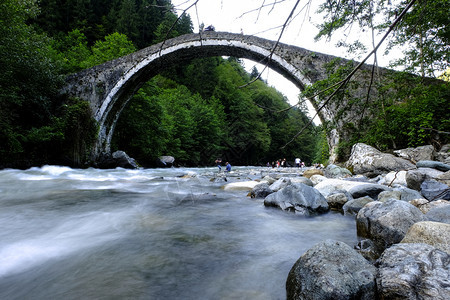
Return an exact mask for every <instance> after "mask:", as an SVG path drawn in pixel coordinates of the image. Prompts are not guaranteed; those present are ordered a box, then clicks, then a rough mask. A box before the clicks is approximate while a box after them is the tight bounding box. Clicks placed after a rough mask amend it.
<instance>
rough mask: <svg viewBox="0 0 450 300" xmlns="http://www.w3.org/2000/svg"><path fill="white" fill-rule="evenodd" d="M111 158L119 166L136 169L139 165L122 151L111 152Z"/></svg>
mask: <svg viewBox="0 0 450 300" xmlns="http://www.w3.org/2000/svg"><path fill="white" fill-rule="evenodd" d="M112 158H113V159H114V160H115V161H116V164H117V166H118V167H120V168H124V169H137V168H139V166H138V165H137V163H136V161H135V160H134V159H133V158H131V157H129V156H128V155H127V154H126V153H125V152H124V151H116V152H114V153H113V154H112Z"/></svg>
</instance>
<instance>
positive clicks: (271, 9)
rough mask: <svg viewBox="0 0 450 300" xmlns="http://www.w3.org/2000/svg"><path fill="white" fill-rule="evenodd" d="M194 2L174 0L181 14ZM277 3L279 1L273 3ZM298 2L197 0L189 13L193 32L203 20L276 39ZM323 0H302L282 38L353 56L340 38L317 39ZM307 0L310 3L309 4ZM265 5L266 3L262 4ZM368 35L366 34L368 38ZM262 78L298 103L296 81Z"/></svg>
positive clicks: (313, 48) (271, 76) (224, 28)
mask: <svg viewBox="0 0 450 300" xmlns="http://www.w3.org/2000/svg"><path fill="white" fill-rule="evenodd" d="M194 2H195V0H172V4H173V5H174V6H175V8H176V9H177V13H178V14H181V13H182V12H183V11H184V10H185V9H187V8H188V7H189V6H191V5H192V4H193V3H194ZM274 2H278V3H277V4H275V5H272V4H273V3H274ZM296 2H297V0H198V2H197V5H196V7H194V6H193V7H191V8H190V9H189V10H188V11H187V13H188V14H189V15H190V16H191V19H192V22H193V24H194V32H198V31H199V29H198V28H199V26H198V25H199V24H201V23H203V24H204V25H205V27H206V26H208V25H213V26H214V27H215V30H216V31H226V32H233V33H241V32H243V33H244V34H247V35H256V36H258V37H262V38H266V39H269V40H277V39H278V37H279V34H280V31H281V26H282V25H283V24H284V23H285V22H286V20H287V18H288V17H289V14H290V12H291V10H292V8H293V7H294V5H295V4H296ZM321 2H322V1H318V0H315V1H313V0H301V1H300V2H299V4H298V6H297V8H296V13H294V18H293V20H292V21H291V22H290V23H289V25H288V27H287V29H285V31H284V33H283V35H282V38H281V40H280V41H281V42H282V43H286V44H290V45H295V46H298V47H302V48H305V49H308V50H311V51H314V52H320V53H325V54H331V55H335V56H340V57H346V58H350V57H349V56H348V55H347V53H346V51H345V50H344V49H343V48H337V47H336V46H335V44H336V42H337V40H331V41H327V40H325V39H322V40H320V41H315V40H314V37H315V35H316V34H317V33H318V32H319V30H318V29H317V26H316V25H317V24H319V23H320V22H321V21H322V17H321V16H320V15H318V14H316V10H317V8H318V4H319V3H321ZM308 3H311V5H307V4H308ZM263 4H265V5H266V6H264V7H261V6H262V5H263ZM354 34H355V35H357V36H358V38H362V39H364V38H365V36H363V35H362V33H361V32H357V31H355V30H354ZM366 34H368V33H365V35H366ZM349 38H351V37H349ZM369 38H370V37H369V36H367V39H369ZM376 40H379V38H378V39H376ZM353 58H354V57H353ZM355 59H356V60H358V58H355ZM387 63H388V61H387V60H381V61H380V62H379V64H380V65H381V66H386V65H387ZM244 64H245V68H246V69H247V70H248V71H250V70H251V69H252V67H253V66H255V65H256V64H255V63H254V62H252V61H249V60H244ZM256 67H257V69H258V70H259V71H262V70H263V69H264V66H262V65H256ZM262 78H263V79H264V80H266V81H267V82H268V83H269V85H271V86H273V87H275V88H276V89H277V90H279V91H280V92H282V93H283V94H284V95H285V96H286V97H287V98H288V99H289V102H290V103H291V104H295V103H297V101H298V95H299V93H300V90H299V89H298V88H297V87H296V86H295V85H294V84H293V83H291V82H290V81H288V80H287V79H285V78H284V77H283V76H281V75H279V74H278V73H277V72H275V71H273V70H270V69H269V70H268V71H266V72H264V73H263V74H262ZM308 109H309V115H310V117H312V116H313V115H314V113H315V112H314V110H313V108H312V107H311V106H310V105H308ZM314 122H315V123H316V124H318V123H319V122H320V121H319V120H318V118H316V119H315V120H314Z"/></svg>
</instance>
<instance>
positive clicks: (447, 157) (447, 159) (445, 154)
mask: <svg viewBox="0 0 450 300" xmlns="http://www.w3.org/2000/svg"><path fill="white" fill-rule="evenodd" d="M434 158H435V160H437V161H440V162H443V163H446V164H450V144H446V145H444V146H442V148H441V150H439V152H437V153H436V155H435V156H434Z"/></svg>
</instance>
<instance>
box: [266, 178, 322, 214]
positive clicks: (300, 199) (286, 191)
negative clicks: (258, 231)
mask: <svg viewBox="0 0 450 300" xmlns="http://www.w3.org/2000/svg"><path fill="white" fill-rule="evenodd" d="M264 205H265V206H272V207H279V208H281V209H282V210H287V211H292V212H295V213H297V214H301V215H305V216H309V215H315V214H321V213H325V212H327V211H328V210H329V209H330V208H329V206H328V203H327V200H326V199H325V197H324V196H322V194H321V193H319V191H317V190H316V189H315V188H313V187H310V186H308V185H306V184H303V183H290V184H288V185H287V186H286V187H285V188H283V189H281V190H279V191H278V192H275V193H273V194H270V195H269V196H267V197H266V198H265V199H264Z"/></svg>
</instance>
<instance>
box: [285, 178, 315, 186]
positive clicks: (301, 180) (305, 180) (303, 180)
mask: <svg viewBox="0 0 450 300" xmlns="http://www.w3.org/2000/svg"><path fill="white" fill-rule="evenodd" d="M290 180H291V182H292V183H303V184H306V185H309V186H314V184H313V182H312V181H311V179H310V178H306V177H303V176H301V177H292V178H291V179H290Z"/></svg>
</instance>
